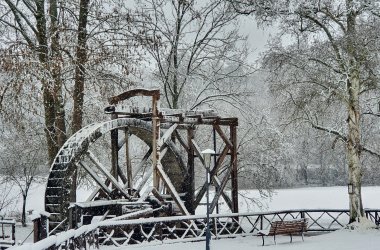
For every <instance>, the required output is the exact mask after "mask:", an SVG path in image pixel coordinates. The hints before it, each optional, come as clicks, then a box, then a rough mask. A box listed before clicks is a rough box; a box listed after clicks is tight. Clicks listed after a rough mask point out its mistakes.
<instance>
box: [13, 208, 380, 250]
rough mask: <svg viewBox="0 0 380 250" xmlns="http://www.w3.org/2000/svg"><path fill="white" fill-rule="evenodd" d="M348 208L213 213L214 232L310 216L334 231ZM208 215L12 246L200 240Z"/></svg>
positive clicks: (107, 226) (111, 224)
mask: <svg viewBox="0 0 380 250" xmlns="http://www.w3.org/2000/svg"><path fill="white" fill-rule="evenodd" d="M365 213H366V216H367V218H368V219H369V220H371V221H373V222H374V223H375V224H376V225H379V224H380V218H379V214H380V209H367V210H366V211H365ZM348 214H349V212H348V210H343V209H313V210H310V209H307V210H306V209H305V210H285V211H276V212H263V213H240V214H224V215H216V214H215V215H210V220H211V221H210V223H211V234H212V237H213V238H214V239H217V238H225V237H236V236H239V235H240V236H245V235H253V234H255V233H256V232H257V231H258V230H261V229H267V228H268V227H269V225H270V223H271V222H272V221H278V220H291V219H296V218H308V221H309V223H308V229H307V230H308V231H309V232H310V231H324V232H328V231H334V230H337V229H340V228H342V227H344V226H345V225H346V224H347V223H348V220H349V216H348ZM205 228H206V217H205V216H198V215H192V216H177V217H158V218H142V219H134V220H119V221H115V220H113V221H107V220H106V221H102V222H99V223H96V224H91V225H86V226H82V227H80V228H78V229H77V230H69V231H66V232H64V233H61V234H58V235H55V236H50V237H48V238H46V239H44V240H42V241H39V242H37V243H35V244H33V245H32V248H30V247H29V248H27V247H28V246H20V247H16V248H12V249H18V250H20V249H33V250H39V249H48V248H49V249H84V248H86V249H98V248H99V246H101V245H114V246H126V245H130V244H141V243H147V242H149V243H153V244H154V243H155V242H157V243H159V244H161V243H164V242H175V241H179V242H183V241H199V240H203V239H204V238H205V236H206V235H205V234H206V230H205Z"/></svg>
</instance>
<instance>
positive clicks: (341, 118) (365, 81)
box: [233, 0, 380, 222]
mask: <svg viewBox="0 0 380 250" xmlns="http://www.w3.org/2000/svg"><path fill="white" fill-rule="evenodd" d="M233 2H234V6H235V8H236V9H237V10H238V11H240V12H242V13H246V14H248V13H256V14H257V16H258V17H259V18H261V20H263V19H264V20H268V19H271V20H277V21H278V23H279V29H280V30H281V32H280V35H279V36H278V38H277V40H275V41H274V42H272V43H271V45H270V51H269V53H268V55H267V56H266V57H265V58H264V62H263V63H264V66H265V67H266V69H267V70H268V71H269V72H270V77H269V79H268V80H269V81H270V82H271V84H272V90H273V91H275V92H277V93H279V95H278V97H283V99H282V100H284V101H285V103H286V104H289V105H284V107H286V108H288V109H287V110H286V112H285V114H287V115H288V118H290V119H291V120H292V121H298V122H307V123H308V124H310V125H311V126H312V127H313V128H315V129H318V130H321V131H324V132H326V133H327V134H328V135H330V136H334V137H335V138H336V141H342V142H343V145H345V147H346V152H347V164H348V169H349V171H348V182H349V183H350V184H352V185H353V187H354V189H353V192H352V193H351V194H349V201H350V222H353V221H360V219H361V218H363V217H364V211H363V204H362V198H361V183H362V174H363V172H362V165H361V157H362V155H363V153H369V154H371V155H376V156H378V154H377V153H375V152H374V151H373V150H372V149H370V148H368V147H367V146H366V145H364V144H363V141H362V136H361V134H362V130H363V127H362V126H361V124H362V123H361V122H362V113H363V110H365V106H366V103H363V96H365V95H370V96H371V97H372V98H377V97H378V93H377V84H378V81H379V79H378V74H377V73H376V72H378V68H377V65H378V59H379V48H380V47H379V45H380V44H379V39H377V37H378V32H379V30H378V26H379V14H380V5H379V2H378V1H366V0H359V1H357V0H345V1H327V0H322V1H321V0H318V1H316V0H315V1H306V0H305V1H250V0H247V1H233ZM284 44H285V45H284ZM284 111H285V110H284Z"/></svg>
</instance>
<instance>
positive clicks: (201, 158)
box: [191, 139, 206, 167]
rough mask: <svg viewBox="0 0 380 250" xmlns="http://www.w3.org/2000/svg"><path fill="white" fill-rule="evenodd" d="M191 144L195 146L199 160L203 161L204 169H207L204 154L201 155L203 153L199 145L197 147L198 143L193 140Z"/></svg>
mask: <svg viewBox="0 0 380 250" xmlns="http://www.w3.org/2000/svg"><path fill="white" fill-rule="evenodd" d="M191 143H192V145H193V148H194V152H195V154H196V155H197V156H198V159H199V160H200V161H201V163H202V165H203V167H206V166H205V161H204V159H203V156H202V153H201V152H202V151H201V149H200V148H199V147H198V145H197V143H196V142H195V140H194V139H192V140H191Z"/></svg>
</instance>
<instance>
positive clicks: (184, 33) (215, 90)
mask: <svg viewBox="0 0 380 250" xmlns="http://www.w3.org/2000/svg"><path fill="white" fill-rule="evenodd" d="M137 8H138V9H139V10H140V11H141V14H140V16H141V24H140V26H141V28H142V29H141V32H142V39H144V40H145V44H146V47H145V48H146V49H147V51H148V52H149V54H150V56H151V57H152V59H153V61H154V63H155V64H156V65H155V66H156V67H155V68H156V70H155V79H156V80H158V82H159V83H160V85H161V87H162V89H163V94H164V101H165V104H166V105H167V106H168V107H170V108H174V109H177V108H186V109H195V108H197V107H198V106H200V105H203V104H207V105H209V106H212V105H213V104H215V102H217V103H220V102H223V101H224V102H227V103H229V104H230V105H237V106H239V105H241V104H242V99H243V98H244V97H246V96H248V95H249V93H248V92H247V89H246V87H245V86H246V85H245V84H244V83H245V81H247V76H248V75H249V74H250V73H252V68H251V67H250V66H249V65H248V64H247V60H246V59H247V55H248V54H249V52H248V49H247V46H246V38H245V37H243V36H241V35H240V34H239V30H238V27H239V26H238V25H239V23H238V18H237V14H236V13H235V12H234V11H233V9H232V8H231V6H230V5H229V4H228V3H227V2H226V1H222V0H208V1H198V0H190V1H182V0H175V1H168V0H139V1H138V7H137Z"/></svg>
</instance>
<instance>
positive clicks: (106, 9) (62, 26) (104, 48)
mask: <svg viewBox="0 0 380 250" xmlns="http://www.w3.org/2000/svg"><path fill="white" fill-rule="evenodd" d="M0 13H1V17H0V27H1V29H0V30H1V32H2V40H1V43H0V54H1V58H2V59H1V61H0V71H1V74H2V76H4V78H3V79H6V80H5V81H4V82H5V84H4V85H1V87H0V96H1V98H0V107H2V108H1V109H0V110H1V114H2V115H3V118H4V121H9V122H11V123H19V124H22V123H27V119H25V118H26V117H28V118H30V114H33V115H34V118H33V119H35V120H38V121H39V122H41V126H40V127H39V128H38V129H39V130H40V129H44V131H45V137H46V143H47V151H48V159H49V161H50V162H51V161H52V160H53V159H54V157H55V155H56V154H57V152H58V149H59V148H60V147H61V146H62V145H63V143H64V142H65V140H66V138H67V137H68V136H70V134H72V133H74V132H76V131H77V130H78V129H80V128H81V127H82V124H83V122H86V115H87V116H88V113H87V114H86V113H85V112H90V109H91V108H92V107H91V108H88V107H87V108H84V105H86V106H90V105H88V103H86V101H87V102H88V101H89V100H92V98H90V96H91V97H93V96H94V95H96V96H97V97H100V100H102V101H103V102H104V101H105V99H106V98H107V96H111V95H113V94H114V93H113V91H117V89H119V88H123V89H125V88H126V87H128V86H129V85H130V83H131V79H133V78H134V77H133V76H132V75H133V73H135V72H134V71H133V70H136V68H137V67H135V68H132V67H130V66H129V65H132V64H133V63H134V62H136V61H137V60H139V58H137V55H138V51H137V50H136V47H137V44H138V43H136V41H135V40H134V39H133V38H132V37H131V35H130V32H129V31H128V27H129V26H130V25H129V24H130V22H131V18H132V16H133V15H131V14H130V11H129V10H128V9H127V8H126V7H125V6H124V1H102V2H95V1H90V0H81V1H76V0H69V1H63V2H62V1H60V2H58V1H56V0H34V1H13V0H6V1H5V2H4V3H1V4H0ZM106 34H107V35H106ZM136 65H138V64H136ZM131 76H132V77H131ZM85 82H87V85H86V84H85ZM110 89H111V90H112V91H109V90H110ZM101 91H105V92H106V93H101ZM107 91H109V92H110V93H107ZM85 93H87V94H88V95H89V97H88V98H86V97H85ZM5 103H6V104H10V103H12V106H11V105H7V108H4V104H5ZM1 104H3V105H1ZM98 106H99V104H98V105H96V106H95V107H98ZM15 113H17V116H18V118H22V119H14V117H15V115H14V114H15ZM27 114H29V115H27ZM20 126H21V127H22V126H23V125H20Z"/></svg>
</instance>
